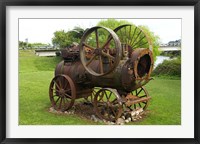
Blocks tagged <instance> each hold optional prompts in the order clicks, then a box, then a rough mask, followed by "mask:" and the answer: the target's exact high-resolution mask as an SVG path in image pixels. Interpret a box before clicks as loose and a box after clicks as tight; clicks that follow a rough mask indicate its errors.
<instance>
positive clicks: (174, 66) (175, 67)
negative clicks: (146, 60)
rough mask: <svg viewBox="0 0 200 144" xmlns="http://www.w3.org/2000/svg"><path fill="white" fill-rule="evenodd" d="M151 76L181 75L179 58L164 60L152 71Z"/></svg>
mask: <svg viewBox="0 0 200 144" xmlns="http://www.w3.org/2000/svg"><path fill="white" fill-rule="evenodd" d="M152 76H169V77H172V76H176V77H181V58H180V57H177V58H175V59H172V60H164V61H163V63H161V64H159V65H158V66H157V67H156V68H155V70H154V71H153V73H152Z"/></svg>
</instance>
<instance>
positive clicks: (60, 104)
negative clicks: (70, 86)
mask: <svg viewBox="0 0 200 144" xmlns="http://www.w3.org/2000/svg"><path fill="white" fill-rule="evenodd" d="M62 100H63V98H61V100H60V103H59V107H58V109H61V106H62Z"/></svg>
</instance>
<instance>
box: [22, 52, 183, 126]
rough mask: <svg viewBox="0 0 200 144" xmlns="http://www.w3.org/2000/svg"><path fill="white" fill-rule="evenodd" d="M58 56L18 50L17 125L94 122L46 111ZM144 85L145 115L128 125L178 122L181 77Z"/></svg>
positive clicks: (160, 79)
mask: <svg viewBox="0 0 200 144" xmlns="http://www.w3.org/2000/svg"><path fill="white" fill-rule="evenodd" d="M60 60H61V59H60V58H58V57H37V56H35V55H34V52H33V51H20V52H19V124H20V125H96V124H101V123H95V122H93V121H91V120H88V119H86V118H83V117H79V116H76V115H62V114H53V113H50V112H48V109H49V107H50V106H51V104H50V100H49V94H48V91H49V90H48V89H49V84H50V81H51V79H52V78H53V77H54V69H55V66H56V64H57V63H58V62H59V61H60ZM146 88H147V90H148V92H149V94H150V96H151V97H152V99H151V101H150V105H149V107H148V114H147V116H146V117H145V118H143V119H142V120H140V121H139V122H131V123H129V124H131V125H180V124H181V80H179V79H176V80H173V79H166V78H164V79H163V78H156V77H155V80H152V81H150V82H149V83H148V84H147V85H146Z"/></svg>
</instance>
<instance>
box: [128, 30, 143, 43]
mask: <svg viewBox="0 0 200 144" xmlns="http://www.w3.org/2000/svg"><path fill="white" fill-rule="evenodd" d="M141 33H142V31H141V30H140V32H139V33H138V35H137V36H136V38H135V40H134V41H133V43H131V46H132V45H133V44H134V43H135V42H136V40H137V39H138V37H139V35H140V34H141Z"/></svg>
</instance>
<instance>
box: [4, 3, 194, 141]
mask: <svg viewBox="0 0 200 144" xmlns="http://www.w3.org/2000/svg"><path fill="white" fill-rule="evenodd" d="M18 18H181V19H182V38H181V40H182V51H181V55H182V66H181V68H182V71H181V72H182V73H181V74H182V76H181V125H177V126H173V125H149V126H148V125H141V126H138V125H137V126H135V125H128V126H109V125H108V126H107V125H106V126H84V125H78V126H65V125H60V126H56V125H52V126H50V125H48V126H46V125H44V126H41V125H40V126H39V125H33V126H30V125H27V126H21V125H18V119H19V112H18V107H19V105H18V104H19V98H18V96H19V95H18V93H19V87H18V86H19V85H18ZM6 94H7V95H6V137H7V138H98V137H99V138H194V7H193V6H166V7H164V6H162V7H161V6H159V7H149V6H148V7H147V6H137V7H136V6H135V7H134V6H122V7H119V6H118V7H117V6H115V7H114V6H113V7H111V6H107V7H100V6H99V7H80V6H73V7H71V6H70V7H69V6H68V7H64V6H63V7H43V6H38V7H30V6H7V7H6ZM47 97H48V96H47ZM47 100H48V98H47ZM58 132H59V133H58Z"/></svg>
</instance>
